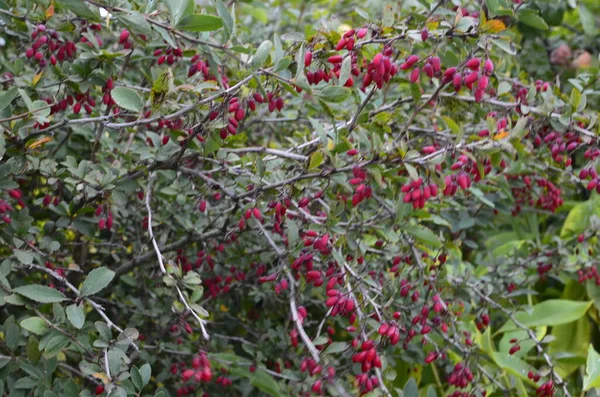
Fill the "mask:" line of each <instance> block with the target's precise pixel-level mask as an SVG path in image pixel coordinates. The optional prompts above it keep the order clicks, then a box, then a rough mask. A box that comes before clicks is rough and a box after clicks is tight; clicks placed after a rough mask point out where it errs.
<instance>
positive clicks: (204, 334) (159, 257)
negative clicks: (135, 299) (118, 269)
mask: <svg viewBox="0 0 600 397" xmlns="http://www.w3.org/2000/svg"><path fill="white" fill-rule="evenodd" d="M153 178H154V174H152V175H150V177H149V178H148V186H147V188H146V210H147V211H148V235H149V236H150V240H151V241H152V246H153V247H154V252H155V254H156V259H157V260H158V265H159V267H160V271H161V272H162V274H163V275H165V276H167V277H170V278H172V279H174V278H173V276H172V275H171V274H169V273H167V269H166V268H165V264H164V262H163V255H162V253H161V252H160V248H158V243H157V242H156V238H154V232H153V231H152V208H151V207H150V197H151V192H152V179H153ZM175 290H176V291H177V295H178V296H179V300H180V301H181V303H183V305H184V306H185V308H186V309H187V310H188V311H189V312H190V313H191V314H192V316H193V317H194V318H195V319H196V321H198V324H200V330H201V332H202V337H203V338H204V339H206V340H208V339H210V336H209V335H208V332H206V327H205V323H206V320H203V319H202V318H200V316H198V314H197V313H196V311H195V310H194V309H192V308H191V307H190V305H189V304H188V302H187V299H186V298H185V296H184V295H183V292H181V288H179V285H177V284H176V285H175Z"/></svg>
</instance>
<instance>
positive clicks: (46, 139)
mask: <svg viewBox="0 0 600 397" xmlns="http://www.w3.org/2000/svg"><path fill="white" fill-rule="evenodd" d="M52 141H53V139H52V138H51V137H49V136H46V137H43V138H40V139H38V140H37V141H35V142H33V143H32V144H31V145H29V146H27V148H28V149H35V148H36V147H39V146H42V145H43V144H45V143H48V142H52Z"/></svg>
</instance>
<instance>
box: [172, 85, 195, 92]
mask: <svg viewBox="0 0 600 397" xmlns="http://www.w3.org/2000/svg"><path fill="white" fill-rule="evenodd" d="M175 89H176V90H177V91H186V92H187V91H193V90H194V86H193V85H191V84H181V85H178V86H177V87H176V88H175Z"/></svg>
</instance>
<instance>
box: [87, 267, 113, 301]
mask: <svg viewBox="0 0 600 397" xmlns="http://www.w3.org/2000/svg"><path fill="white" fill-rule="evenodd" d="M114 276H115V272H113V271H112V270H110V269H107V268H105V267H99V268H97V269H94V270H92V271H91V272H90V274H88V276H87V277H86V278H85V281H84V282H83V286H82V287H81V296H90V295H94V294H96V293H98V292H100V291H101V290H102V289H104V288H105V287H106V286H107V285H108V284H110V282H111V281H112V279H113V277H114Z"/></svg>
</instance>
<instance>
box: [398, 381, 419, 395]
mask: <svg viewBox="0 0 600 397" xmlns="http://www.w3.org/2000/svg"><path fill="white" fill-rule="evenodd" d="M402 391H403V392H404V395H403V397H419V387H418V385H417V381H416V380H415V378H413V377H411V378H410V379H408V381H407V382H406V383H405V384H404V389H403V390H402Z"/></svg>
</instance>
